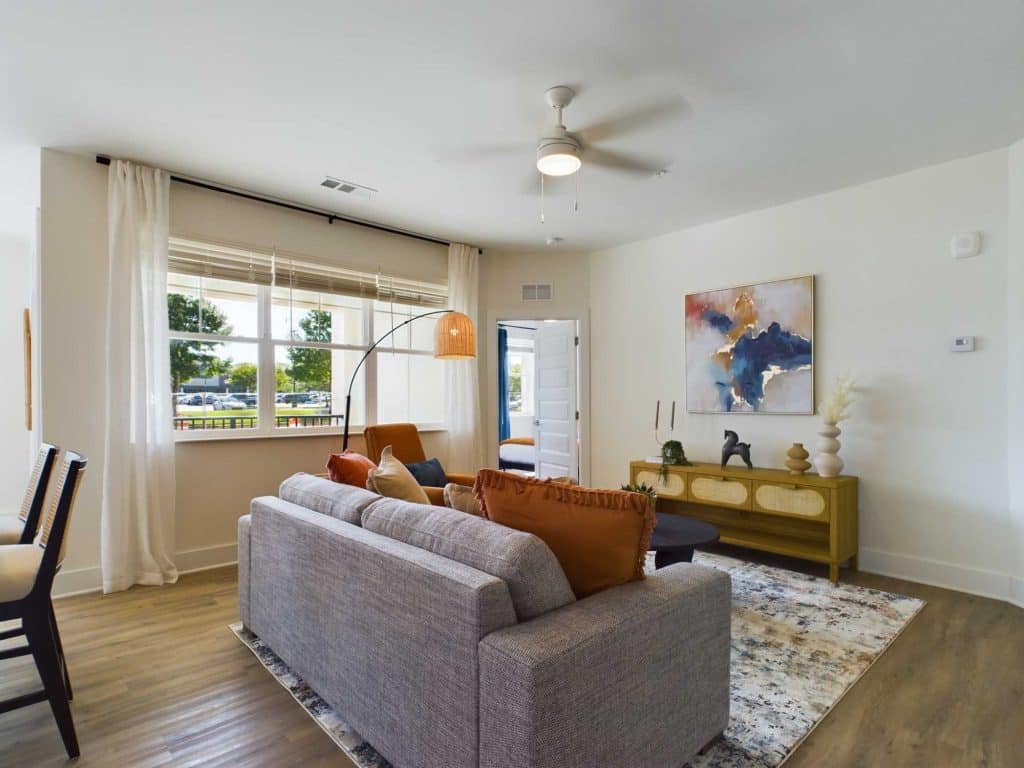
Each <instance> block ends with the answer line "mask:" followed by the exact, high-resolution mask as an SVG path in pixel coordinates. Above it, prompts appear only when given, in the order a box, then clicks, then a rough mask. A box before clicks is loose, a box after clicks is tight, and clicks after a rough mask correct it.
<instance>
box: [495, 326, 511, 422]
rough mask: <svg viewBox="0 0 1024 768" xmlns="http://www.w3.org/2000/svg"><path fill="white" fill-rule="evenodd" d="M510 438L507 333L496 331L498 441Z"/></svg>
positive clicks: (502, 330)
mask: <svg viewBox="0 0 1024 768" xmlns="http://www.w3.org/2000/svg"><path fill="white" fill-rule="evenodd" d="M511 436H512V422H511V420H510V418H509V415H508V331H506V330H505V329H504V328H499V329H498V440H499V441H500V440H508V439H509V437H511Z"/></svg>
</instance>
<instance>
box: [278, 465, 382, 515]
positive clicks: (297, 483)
mask: <svg viewBox="0 0 1024 768" xmlns="http://www.w3.org/2000/svg"><path fill="white" fill-rule="evenodd" d="M278 496H280V497H281V498H282V499H284V500H285V501H290V502H291V503H292V504H298V505H299V506H300V507H306V509H312V510H313V511H314V512H320V513H321V514H324V515H329V516H330V517H336V518H337V519H338V520H344V521H345V522H346V523H352V524H353V525H359V524H360V522H359V521H360V519H361V517H362V514H363V510H364V509H366V508H367V507H368V506H370V505H371V504H372V503H373V502H375V501H378V500H379V499H380V496H378V495H377V494H376V493H371V492H370V491H368V490H366V489H365V488H356V487H355V486H354V485H344V484H343V483H335V482H332V481H330V480H328V479H327V478H326V477H317V476H316V475H307V474H306V473H305V472H299V473H298V474H295V475H292V476H291V477H289V478H288V479H287V480H285V481H284V482H283V483H281V488H280V490H279V491H278Z"/></svg>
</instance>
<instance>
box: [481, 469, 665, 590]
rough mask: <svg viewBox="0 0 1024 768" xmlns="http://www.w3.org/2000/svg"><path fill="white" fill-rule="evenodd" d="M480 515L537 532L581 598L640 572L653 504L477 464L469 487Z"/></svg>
mask: <svg viewBox="0 0 1024 768" xmlns="http://www.w3.org/2000/svg"><path fill="white" fill-rule="evenodd" d="M474 492H475V493H476V497H477V499H479V501H480V507H481V509H482V510H483V513H484V516H485V517H487V518H488V519H489V520H493V521H494V522H496V523H501V524H502V525H507V526H508V527H509V528H515V529H516V530H520V531H527V532H528V533H532V534H533V535H535V536H537V537H538V538H540V539H541V540H543V541H544V543H545V544H547V545H548V546H549V547H550V548H551V551H552V552H554V553H555V557H556V558H558V562H559V563H560V564H561V566H562V570H563V571H565V575H566V577H567V578H568V579H569V584H570V585H571V586H572V591H573V592H575V593H576V597H577V598H584V597H586V596H587V595H592V594H594V593H595V592H600V591H601V590H602V589H607V588H608V587H614V586H617V585H619V584H625V583H627V582H630V581H637V580H639V579H642V578H643V577H644V559H645V557H646V556H647V547H648V545H649V544H650V541H651V533H652V532H653V531H654V510H653V509H651V502H650V499H648V498H647V497H646V496H644V495H643V494H639V493H630V492H628V491H598V490H592V489H590V488H580V487H579V486H571V485H565V484H564V483H556V482H551V481H548V480H535V479H533V478H526V477H520V476H518V475H513V474H510V473H508V472H499V471H498V470H495V469H482V470H480V472H479V473H478V474H477V476H476V486H475V487H474Z"/></svg>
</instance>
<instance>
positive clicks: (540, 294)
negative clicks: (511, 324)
mask: <svg viewBox="0 0 1024 768" xmlns="http://www.w3.org/2000/svg"><path fill="white" fill-rule="evenodd" d="M522 297H523V301H551V283H523V285H522Z"/></svg>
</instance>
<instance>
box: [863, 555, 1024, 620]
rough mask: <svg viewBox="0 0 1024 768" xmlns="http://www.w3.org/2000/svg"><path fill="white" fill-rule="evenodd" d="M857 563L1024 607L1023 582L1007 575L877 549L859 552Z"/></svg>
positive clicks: (873, 569)
mask: <svg viewBox="0 0 1024 768" xmlns="http://www.w3.org/2000/svg"><path fill="white" fill-rule="evenodd" d="M858 560H859V562H858V566H859V567H860V569H861V570H862V571H869V572H871V573H878V574H881V575H882V576H892V577H893V578H897V579H906V580H907V581H916V582H918V583H919V584H929V585H931V586H933V587H943V588H945V589H954V590H956V591H958V592H967V593H969V594H972V595H979V596H981V597H991V598H994V599H996V600H1005V601H1006V602H1008V603H1012V604H1014V605H1017V606H1020V607H1021V608H1024V579H1019V578H1016V577H1014V576H1011V575H1010V574H1008V573H1000V572H999V571H990V570H986V569H984V568H973V567H970V566H966V565H956V564H954V563H945V562H942V561H941V560H929V559H927V558H923V557H914V556H913V555H899V554H896V553H894V552H883V551H882V550H878V549H862V550H861V551H860V556H859V558H858Z"/></svg>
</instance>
